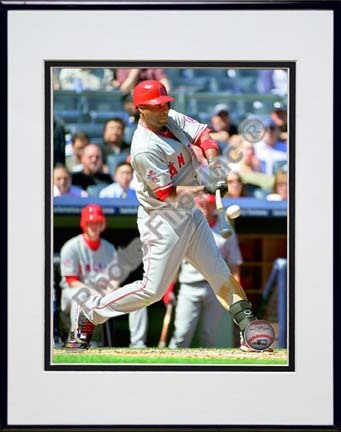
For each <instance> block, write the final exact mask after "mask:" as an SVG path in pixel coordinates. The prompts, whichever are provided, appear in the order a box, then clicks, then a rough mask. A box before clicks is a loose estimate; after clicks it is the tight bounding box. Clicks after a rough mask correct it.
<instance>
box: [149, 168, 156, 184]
mask: <svg viewBox="0 0 341 432" xmlns="http://www.w3.org/2000/svg"><path fill="white" fill-rule="evenodd" d="M147 178H148V179H149V180H151V181H152V182H153V183H157V181H158V178H157V174H156V172H155V171H153V170H149V171H148V172H147Z"/></svg>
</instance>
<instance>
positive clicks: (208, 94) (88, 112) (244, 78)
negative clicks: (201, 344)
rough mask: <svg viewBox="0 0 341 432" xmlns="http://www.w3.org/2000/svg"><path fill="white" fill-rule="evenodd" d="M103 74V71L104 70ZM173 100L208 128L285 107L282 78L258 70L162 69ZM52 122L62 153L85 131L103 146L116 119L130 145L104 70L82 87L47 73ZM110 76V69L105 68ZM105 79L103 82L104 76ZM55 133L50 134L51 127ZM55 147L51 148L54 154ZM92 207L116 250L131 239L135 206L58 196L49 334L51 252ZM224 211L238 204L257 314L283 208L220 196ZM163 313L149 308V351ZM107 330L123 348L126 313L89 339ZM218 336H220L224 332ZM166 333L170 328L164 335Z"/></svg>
mask: <svg viewBox="0 0 341 432" xmlns="http://www.w3.org/2000/svg"><path fill="white" fill-rule="evenodd" d="M108 71H109V72H108ZM164 71H165V72H166V74H167V77H168V79H169V82H170V85H171V91H170V93H171V95H172V96H174V97H175V102H174V103H173V104H172V107H173V108H174V109H175V110H178V111H180V112H183V113H185V114H186V115H189V116H191V117H193V118H196V119H198V120H199V121H201V122H204V123H209V121H210V117H211V115H212V113H213V112H214V111H215V109H216V108H217V106H220V107H223V106H225V108H227V109H228V111H229V113H230V116H231V118H232V121H233V123H234V124H236V125H240V123H241V122H242V121H243V120H244V119H245V118H257V119H260V120H263V119H266V118H267V117H268V116H269V115H270V113H271V112H272V111H273V110H274V109H276V108H282V109H287V101H288V86H287V82H288V79H287V76H286V74H285V71H283V70H270V69H268V70H264V69H169V68H167V69H165V70H164ZM53 72H54V76H53V78H54V79H53V81H54V90H53V117H54V119H57V120H58V121H59V122H61V123H62V125H63V127H64V130H65V144H66V145H65V154H66V155H68V154H69V152H70V138H71V135H72V134H73V133H75V132H77V131H84V132H86V133H87V134H88V135H89V137H90V142H92V143H96V144H99V145H102V144H103V125H104V122H105V121H106V120H108V119H110V118H113V117H120V118H122V119H123V120H124V121H125V122H126V125H127V127H126V130H125V140H126V141H127V142H130V140H131V136H132V134H133V131H134V129H135V125H134V124H131V122H130V116H129V115H128V114H127V112H126V111H125V110H124V108H123V102H122V96H123V94H122V92H121V91H120V90H119V89H117V88H114V87H113V86H112V84H111V80H110V70H108V69H107V70H104V69H99V68H96V70H95V71H92V72H95V74H96V76H97V77H98V80H97V81H96V82H97V83H100V84H99V88H94V87H98V84H96V85H95V86H93V88H89V87H90V86H88V87H87V85H86V83H85V85H84V82H82V80H81V79H74V80H73V81H70V82H69V84H68V85H66V86H64V88H63V85H61V84H60V83H58V84H57V85H56V82H57V77H58V74H59V73H60V69H57V68H55V69H54V71H53ZM111 72H112V79H114V76H115V71H114V70H111ZM108 77H109V78H108ZM54 132H55V130H54ZM55 150H56V149H55V148H54V151H55ZM90 202H97V203H99V204H101V205H102V206H103V207H104V211H105V213H106V215H107V222H108V223H107V229H106V231H105V232H104V233H103V237H104V238H106V239H108V240H109V241H111V242H112V243H113V244H114V245H115V246H116V247H120V246H121V247H125V246H127V245H128V244H129V243H130V241H131V240H133V239H134V238H135V237H138V231H137V227H136V210H137V203H136V202H122V200H116V202H115V203H114V205H113V203H112V200H110V199H104V198H102V199H100V198H98V197H96V196H93V197H89V198H81V199H77V198H75V199H69V198H64V197H58V198H55V199H54V204H53V209H54V218H53V227H54V229H53V253H54V257H55V266H54V267H55V271H54V292H55V303H54V334H55V336H56V337H55V341H58V337H57V335H58V334H59V336H62V337H65V334H63V332H64V331H65V326H64V324H63V317H61V316H60V313H59V307H58V305H59V299H60V288H59V279H60V275H59V266H58V254H59V251H60V249H61V247H62V245H63V244H64V243H65V241H66V240H68V239H69V238H71V237H72V236H74V235H76V234H78V233H80V228H79V214H80V211H81V208H82V206H84V205H86V204H88V203H90ZM224 204H225V206H228V205H230V204H239V205H240V207H241V209H242V212H241V216H240V217H239V218H238V219H237V220H236V222H235V228H236V231H237V234H238V237H239V242H240V247H241V251H242V255H243V259H244V264H243V265H242V272H241V283H242V285H243V287H244V289H245V291H246V293H247V295H248V298H249V299H250V300H251V302H252V303H253V305H254V307H255V308H256V309H258V308H260V307H262V305H263V299H262V293H263V291H264V288H265V285H266V282H267V280H268V277H269V275H270V273H271V269H272V266H273V263H274V260H275V259H277V258H279V257H281V258H286V256H287V203H286V202H268V201H265V200H260V199H257V198H238V199H229V198H225V199H224ZM141 275H142V267H141V266H140V267H139V268H138V269H137V270H136V271H134V272H133V273H131V275H130V276H129V278H128V279H127V281H131V280H135V279H136V278H140V277H141ZM277 294H278V293H277V290H275V291H274V294H273V295H272V296H271V298H270V299H269V300H270V301H269V304H268V305H267V308H266V311H265V315H264V317H266V318H268V319H269V320H270V321H272V322H274V323H275V324H277V321H278V295H277ZM164 312H165V308H164V305H163V303H162V302H158V303H155V304H154V305H152V306H150V307H149V308H148V314H149V331H148V339H147V344H148V346H156V345H157V343H158V340H159V337H160V331H161V326H162V320H163V315H164ZM107 331H110V333H111V335H110V336H111V338H112V340H113V345H114V346H128V345H129V331H128V319H127V316H126V315H125V316H122V317H118V318H115V320H113V323H111V325H110V328H109V326H108V327H107V328H106V329H104V328H102V329H98V330H97V334H96V339H97V340H98V341H99V342H100V341H101V340H102V341H104V343H107V339H108V338H107V335H106V332H107ZM221 331H222V338H223V331H224V329H221ZM171 333H172V329H171V331H170V334H171Z"/></svg>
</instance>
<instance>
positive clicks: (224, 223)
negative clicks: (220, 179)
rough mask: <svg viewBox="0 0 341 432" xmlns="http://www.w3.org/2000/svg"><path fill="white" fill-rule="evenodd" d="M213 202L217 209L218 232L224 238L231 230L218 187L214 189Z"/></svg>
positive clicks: (229, 235) (226, 237)
mask: <svg viewBox="0 0 341 432" xmlns="http://www.w3.org/2000/svg"><path fill="white" fill-rule="evenodd" d="M215 203H216V207H217V211H218V223H219V228H220V234H221V236H222V237H224V238H225V239H228V238H229V237H231V235H232V233H233V230H232V226H231V225H230V222H229V221H228V219H227V216H226V213H225V209H224V207H223V203H222V201H221V194H220V189H217V190H216V191H215Z"/></svg>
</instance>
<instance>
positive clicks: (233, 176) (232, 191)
mask: <svg viewBox="0 0 341 432" xmlns="http://www.w3.org/2000/svg"><path fill="white" fill-rule="evenodd" d="M227 185H228V188H229V190H228V193H227V195H226V196H227V197H229V198H240V197H244V196H246V192H245V186H244V184H243V181H242V178H241V175H240V174H239V173H238V172H235V171H230V172H229V173H228V174H227Z"/></svg>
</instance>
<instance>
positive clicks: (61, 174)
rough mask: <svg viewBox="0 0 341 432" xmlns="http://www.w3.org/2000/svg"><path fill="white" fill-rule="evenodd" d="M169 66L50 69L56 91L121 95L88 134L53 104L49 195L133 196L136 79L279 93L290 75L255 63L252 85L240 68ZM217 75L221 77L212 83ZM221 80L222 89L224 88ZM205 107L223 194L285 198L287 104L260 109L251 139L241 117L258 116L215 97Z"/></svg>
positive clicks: (204, 89) (183, 87) (181, 86)
mask: <svg viewBox="0 0 341 432" xmlns="http://www.w3.org/2000/svg"><path fill="white" fill-rule="evenodd" d="M174 71H175V70H174V69H172V70H168V69H165V70H163V69H126V68H125V69H91V68H82V69H72V68H64V69H63V68H62V69H55V70H54V80H53V86H54V90H56V91H55V93H57V92H58V90H62V91H63V90H67V91H71V92H74V93H75V94H77V93H79V92H82V91H86V90H87V91H94V92H95V91H99V92H103V91H107V92H112V91H113V92H115V91H118V92H120V95H121V99H120V101H121V109H120V110H119V111H117V112H116V111H115V112H107V111H105V113H106V115H105V116H103V122H102V123H101V122H99V123H96V130H97V131H98V130H99V128H100V136H95V137H94V136H91V135H92V134H91V133H89V131H90V132H91V125H88V124H86V123H83V122H79V123H72V128H70V127H69V123H68V121H67V119H65V118H62V116H61V117H59V116H58V112H57V111H56V110H55V115H54V130H53V132H54V173H53V182H54V197H58V196H63V195H69V196H75V197H89V196H90V197H103V198H114V199H115V198H131V197H134V196H135V188H136V180H135V176H134V172H133V169H132V167H131V165H130V163H129V160H130V156H129V150H130V144H131V139H132V135H133V132H134V130H135V128H136V125H137V122H138V113H137V111H136V110H135V108H134V106H133V104H132V101H131V90H132V89H133V87H134V86H135V85H136V83H138V82H139V81H142V80H145V79H157V80H161V81H162V82H163V83H164V85H165V86H166V88H167V90H168V91H170V92H172V91H174V92H176V91H179V89H181V90H182V91H188V92H190V91H193V89H194V90H195V91H197V92H198V93H200V92H211V94H214V91H227V92H228V91H232V92H234V93H238V92H239V93H240V94H243V93H245V91H246V90H247V89H249V91H253V92H258V93H259V94H261V93H263V94H265V93H266V94H268V93H270V94H274V93H275V94H278V95H280V96H281V97H283V98H285V95H286V92H287V77H286V75H285V71H283V70H271V71H269V70H259V71H257V74H256V75H255V76H254V79H253V81H252V82H253V84H252V85H251V84H250V78H249V79H246V78H248V77H243V76H240V77H239V78H240V79H239V80H237V79H236V77H235V75H236V74H237V75H238V74H239V75H241V73H242V72H241V71H240V70H238V71H237V70H213V72H214V73H213V75H212V71H210V72H211V73H210V74H208V73H206V75H205V73H203V71H201V72H202V73H201V74H200V73H199V74H198V73H196V74H195V73H194V72H193V70H190V69H185V70H176V71H177V75H176V74H175V73H174ZM205 71H207V70H205ZM217 73H220V74H222V73H223V74H225V81H224V79H218V75H217V76H215V74H217ZM214 78H215V80H214ZM237 78H238V77H237ZM215 82H216V83H220V84H215V85H214V84H213V83H215ZM231 82H233V85H232V84H231ZM221 83H225V84H221ZM224 85H226V88H221V87H223V86H224ZM243 85H244V87H245V88H244V87H243ZM250 85H251V87H250ZM219 86H220V87H219ZM255 104H256V102H255V103H254V105H255ZM275 105H276V104H275ZM99 114H100V113H97V115H99ZM185 114H188V115H191V113H186V112H185ZM201 114H202V113H201ZM205 114H206V118H207V120H206V123H207V125H208V127H209V128H210V130H211V132H212V137H213V138H214V139H216V140H217V141H218V143H219V147H220V150H221V157H222V158H223V160H224V161H225V162H226V165H227V167H228V171H229V174H228V179H227V181H228V186H229V192H228V196H230V197H233V198H239V197H254V198H258V199H267V200H286V199H287V154H288V150H287V148H288V133H287V111H286V108H285V106H284V105H283V104H282V105H281V104H277V105H276V106H272V108H271V109H270V110H268V112H266V113H265V115H264V112H263V114H262V116H261V117H259V121H260V122H261V123H260V124H261V127H260V130H259V131H258V135H257V136H252V138H251V139H250V136H249V135H248V134H247V133H246V132H247V127H246V129H243V124H245V121H244V120H245V119H246V120H247V119H250V120H251V121H252V120H257V116H255V114H252V115H249V113H245V118H242V117H240V113H239V116H238V118H237V116H235V115H234V111H233V110H231V109H230V107H229V105H228V103H217V104H215V105H214V106H213V108H212V109H210V110H208V112H207V113H205ZM201 117H202V115H201ZM197 120H199V121H201V122H202V118H197ZM88 126H90V127H88ZM97 134H98V132H97ZM199 159H200V155H199Z"/></svg>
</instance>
